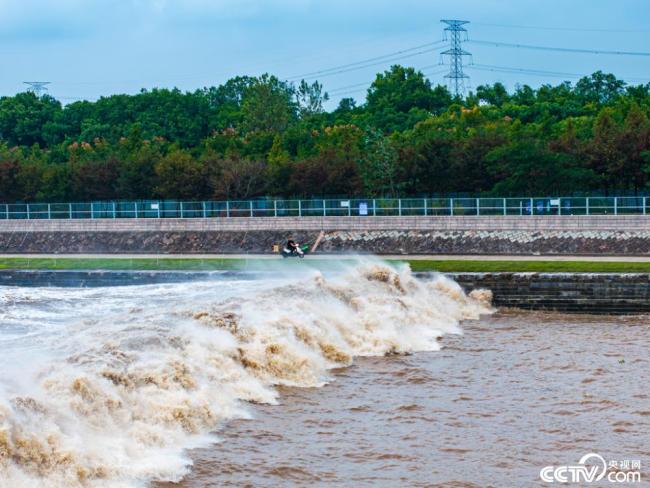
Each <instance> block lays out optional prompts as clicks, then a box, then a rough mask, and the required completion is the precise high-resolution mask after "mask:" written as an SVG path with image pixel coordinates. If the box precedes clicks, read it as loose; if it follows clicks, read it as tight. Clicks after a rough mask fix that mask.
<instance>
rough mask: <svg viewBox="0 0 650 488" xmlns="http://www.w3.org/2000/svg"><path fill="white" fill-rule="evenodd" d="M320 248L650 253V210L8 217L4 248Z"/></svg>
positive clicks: (2, 227)
mask: <svg viewBox="0 0 650 488" xmlns="http://www.w3.org/2000/svg"><path fill="white" fill-rule="evenodd" d="M321 231H322V232H323V233H324V235H323V238H322V241H321V244H320V246H319V249H318V250H319V252H326V253H336V252H357V253H375V254H399V253H404V254H479V255H480V254H521V255H531V254H540V255H562V254H567V255H569V254H570V255H580V254H582V255H597V254H601V255H650V216H647V217H646V216H643V215H637V216H494V217H485V216H481V217H408V216H405V217H301V218H298V217H280V218H265V217H254V218H214V219H94V220H0V252H1V253H26V254H27V253H163V254H164V253H188V254H200V253H238V252H251V253H265V252H272V248H273V245H274V244H279V243H282V242H284V241H285V240H286V238H287V237H288V236H289V235H292V236H293V237H294V238H295V240H297V241H298V242H301V243H308V244H311V243H313V242H315V241H316V239H317V238H318V235H319V234H320V232H321Z"/></svg>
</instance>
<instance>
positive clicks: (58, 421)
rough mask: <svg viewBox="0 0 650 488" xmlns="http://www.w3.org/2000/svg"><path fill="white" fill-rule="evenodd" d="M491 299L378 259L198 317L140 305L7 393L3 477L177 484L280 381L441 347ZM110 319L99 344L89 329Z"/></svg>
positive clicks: (83, 331)
mask: <svg viewBox="0 0 650 488" xmlns="http://www.w3.org/2000/svg"><path fill="white" fill-rule="evenodd" d="M185 286H187V287H190V288H191V287H192V286H195V285H185ZM214 286H224V284H223V283H222V282H216V283H215V284H214ZM190 297H191V295H190V294H188V295H187V296H179V297H178V299H179V300H181V301H182V300H188V299H189V298H190ZM136 298H137V297H136ZM136 298H134V299H136ZM489 300H490V296H489V294H488V293H473V294H471V295H470V296H467V295H465V293H463V291H462V289H461V288H460V287H459V286H458V285H457V284H456V283H454V282H452V281H450V280H448V279H447V278H445V277H443V276H435V277H433V278H432V279H430V280H426V281H423V280H418V279H416V278H414V276H413V275H412V274H411V272H410V270H409V269H408V268H407V267H404V268H401V269H400V270H398V271H395V270H394V269H392V268H390V267H387V266H384V265H381V264H376V263H371V264H364V265H360V266H358V267H356V268H354V269H351V270H348V271H347V272H345V273H341V274H339V275H336V276H334V277H326V276H323V275H322V274H321V273H318V272H314V273H313V275H312V276H310V277H309V278H307V279H302V280H295V281H293V280H285V281H282V282H281V283H280V286H279V287H276V288H273V289H267V290H263V291H261V292H255V293H250V294H243V295H242V296H237V297H235V298H231V299H228V300H224V301H221V302H220V303H215V304H213V305H210V306H209V307H206V308H205V309H200V310H192V306H191V305H184V309H183V310H180V311H179V310H178V309H172V308H170V309H165V310H157V311H156V312H155V314H154V315H148V316H147V315H146V314H144V312H142V309H140V308H133V310H132V311H131V312H130V313H131V316H132V318H131V319H130V321H129V322H128V323H127V324H123V325H121V326H119V327H116V328H113V327H112V325H111V324H110V323H109V321H110V320H111V317H110V316H108V317H104V318H100V319H99V323H94V324H87V325H85V326H79V327H76V328H75V329H74V336H73V335H71V337H70V339H69V340H70V341H71V344H72V343H74V344H76V345H77V346H78V345H79V344H85V349H83V350H76V351H75V352H74V353H70V354H68V356H67V357H66V358H65V360H64V361H52V362H51V363H49V364H47V366H46V367H44V368H41V369H39V371H38V372H37V374H36V375H35V377H30V378H29V381H23V382H21V386H20V387H16V386H14V387H13V388H8V389H5V392H4V393H3V394H2V396H1V397H0V402H1V403H0V478H1V479H3V480H5V482H7V483H9V484H7V485H3V486H12V487H16V486H40V485H42V483H44V482H47V483H48V485H49V486H68V487H69V486H89V485H96V486H122V485H123V486H134V485H138V484H144V483H146V482H147V481H149V480H152V479H159V480H170V481H177V480H179V479H180V478H181V477H182V476H183V475H184V474H185V473H186V472H187V469H188V466H189V464H190V461H189V460H188V459H187V457H186V455H185V454H184V448H190V447H196V446H199V445H205V444H206V443H208V442H213V441H214V440H215V439H214V438H213V437H210V435H209V433H210V432H214V431H217V430H218V428H219V427H220V426H221V424H222V423H223V422H224V421H226V420H228V419H232V418H245V417H248V412H247V411H246V407H245V404H244V403H243V402H263V403H274V402H275V401H276V396H277V393H276V392H275V390H274V389H273V388H272V387H273V385H280V384H282V385H292V386H320V385H322V384H323V383H324V382H325V381H326V380H327V371H328V370H329V369H331V368H334V367H340V366H346V365H349V364H351V362H352V360H353V358H354V357H355V356H360V355H386V354H395V353H406V352H414V351H433V350H437V349H438V348H439V345H438V342H437V339H438V338H439V337H441V336H442V335H444V334H446V333H460V328H459V325H458V324H459V321H460V320H464V319H476V318H478V316H479V314H481V313H488V312H489V311H490V304H489ZM140 314H143V316H142V317H141V316H140ZM102 320H104V321H105V322H102ZM102 323H105V324H106V327H107V332H106V333H105V334H104V335H102V334H101V330H100V331H97V330H96V329H94V328H97V327H101V325H102ZM71 334H72V333H71ZM86 335H87V337H86ZM91 337H92V338H93V339H94V341H93V342H92V343H87V340H86V342H84V339H88V338H91ZM65 340H67V339H64V341H65ZM71 348H72V347H71ZM0 483H1V482H0Z"/></svg>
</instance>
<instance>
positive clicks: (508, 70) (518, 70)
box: [467, 64, 650, 82]
mask: <svg viewBox="0 0 650 488" xmlns="http://www.w3.org/2000/svg"><path fill="white" fill-rule="evenodd" d="M467 67H468V68H470V69H476V70H480V71H492V72H499V73H514V74H523V75H530V76H541V77H551V78H584V77H588V76H590V75H589V74H585V73H582V74H580V73H566V72H562V71H546V70H539V69H527V68H514V67H508V66H494V65H490V64H472V65H469V66H467ZM624 79H625V80H627V81H636V82H648V81H650V78H637V77H625V78H624Z"/></svg>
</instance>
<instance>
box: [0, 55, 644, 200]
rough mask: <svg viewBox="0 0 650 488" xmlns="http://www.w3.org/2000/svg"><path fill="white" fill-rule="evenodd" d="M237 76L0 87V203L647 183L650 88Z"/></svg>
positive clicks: (606, 80) (609, 78) (638, 186)
mask: <svg viewBox="0 0 650 488" xmlns="http://www.w3.org/2000/svg"><path fill="white" fill-rule="evenodd" d="M326 107H327V95H326V92H325V87H324V86H323V85H322V84H321V83H320V82H318V81H312V80H310V81H309V82H307V81H302V82H300V83H299V84H298V85H297V86H296V85H293V84H292V83H289V82H286V81H282V80H280V79H278V78H276V77H274V76H271V75H262V76H256V77H251V76H242V77H236V78H233V79H230V80H228V81H226V82H225V83H224V84H222V85H220V86H217V87H207V88H204V89H201V90H196V91H194V92H182V91H180V90H177V89H152V90H142V91H141V92H139V93H136V94H133V95H126V94H118V95H112V96H108V97H102V98H100V99H99V100H97V101H96V102H87V101H84V102H75V103H71V104H68V105H65V106H62V105H61V104H60V103H59V102H58V101H56V100H55V99H53V98H52V97H50V96H43V97H40V98H39V97H36V96H35V95H34V94H32V93H20V94H18V95H16V96H13V97H2V98H0V201H1V202H14V201H82V200H105V199H149V198H170V199H172V198H173V199H186V200H197V199H204V198H219V199H221V198H253V197H261V196H265V195H275V196H285V197H293V196H311V195H315V196H326V195H339V196H343V195H348V196H354V195H362V194H363V195H404V196H406V195H431V194H439V193H450V192H459V193H468V194H474V193H477V192H481V193H486V194H491V195H514V194H517V195H520V196H521V195H524V194H529V193H531V192H534V193H536V194H559V193H572V192H592V191H605V192H609V193H619V192H630V193H631V192H642V191H643V192H650V122H649V116H650V84H646V85H638V86H626V85H625V83H624V82H623V81H622V80H619V79H617V78H616V77H615V76H614V75H612V74H608V73H602V72H596V73H594V74H593V75H591V76H588V77H584V78H582V79H581V80H579V81H578V82H577V84H575V85H572V84H571V83H569V82H562V83H559V84H545V85H542V86H540V87H538V88H532V87H530V86H527V85H518V86H516V88H515V90H514V92H512V93H509V92H508V91H507V90H506V89H505V87H504V86H503V85H502V84H500V83H495V84H492V85H482V86H479V87H478V88H477V89H476V92H475V93H470V94H468V95H467V96H466V97H464V98H460V97H459V98H452V97H451V95H450V93H449V92H448V90H447V89H446V88H444V87H442V86H440V85H435V84H432V83H431V82H430V81H429V80H427V78H426V77H425V76H424V75H423V74H422V73H421V72H419V71H417V70H415V69H413V68H408V67H402V66H392V67H391V68H390V69H389V70H387V71H385V72H383V73H380V74H378V75H377V77H376V79H375V80H374V82H373V83H372V85H371V86H370V88H369V90H368V93H367V99H366V101H365V103H356V102H355V100H354V99H351V98H344V99H342V100H341V101H340V102H339V104H338V106H337V107H336V108H334V109H333V110H331V111H328V110H326Z"/></svg>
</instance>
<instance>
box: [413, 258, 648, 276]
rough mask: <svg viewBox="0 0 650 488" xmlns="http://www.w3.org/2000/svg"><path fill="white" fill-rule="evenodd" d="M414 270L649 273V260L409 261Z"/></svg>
mask: <svg viewBox="0 0 650 488" xmlns="http://www.w3.org/2000/svg"><path fill="white" fill-rule="evenodd" d="M409 263H410V265H411V269H412V270H413V271H432V270H435V271H441V272H467V273H470V272H476V273H490V272H506V271H510V272H537V273H650V262H647V263H639V262H636V263H635V262H626V261H479V260H476V261H436V260H427V261H409Z"/></svg>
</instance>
